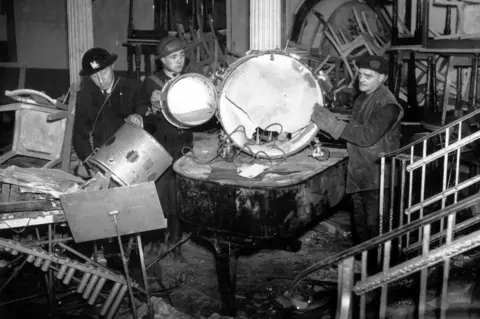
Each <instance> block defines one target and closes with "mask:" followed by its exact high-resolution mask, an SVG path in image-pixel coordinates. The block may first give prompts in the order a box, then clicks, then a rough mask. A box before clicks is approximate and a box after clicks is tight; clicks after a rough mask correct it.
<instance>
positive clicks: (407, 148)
mask: <svg viewBox="0 0 480 319" xmlns="http://www.w3.org/2000/svg"><path fill="white" fill-rule="evenodd" d="M478 114H480V108H478V109H476V110H474V111H472V112H470V113H468V114H467V115H465V116H464V117H462V118H459V119H457V120H455V121H452V122H450V123H449V124H447V125H444V126H442V127H441V128H439V129H438V130H436V131H433V132H432V133H430V134H427V135H425V136H424V137H421V138H419V139H418V140H416V141H414V142H412V143H410V144H408V145H405V146H404V147H401V148H399V149H397V150H395V151H393V152H390V153H382V154H380V155H379V156H385V157H392V156H396V155H399V154H402V153H405V151H408V150H410V149H411V148H412V147H413V146H415V145H418V144H420V143H421V142H423V141H424V140H428V139H430V138H432V137H434V136H437V135H438V134H440V133H441V132H444V131H445V130H446V129H447V128H449V127H453V126H455V125H457V124H459V123H461V122H463V121H466V120H468V119H471V118H472V117H474V116H476V115H478ZM440 156H441V155H440Z"/></svg>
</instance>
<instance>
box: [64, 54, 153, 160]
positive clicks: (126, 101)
mask: <svg viewBox="0 0 480 319" xmlns="http://www.w3.org/2000/svg"><path fill="white" fill-rule="evenodd" d="M116 60H117V55H116V54H110V53H109V52H108V51H107V50H105V49H102V48H93V49H90V50H88V51H87V52H86V53H85V54H84V55H83V58H82V70H81V71H80V76H83V81H82V87H81V89H80V90H79V91H78V93H77V104H76V110H75V127H74V135H73V143H74V146H75V149H76V152H77V154H78V156H79V158H80V159H81V160H82V161H84V160H85V159H86V158H87V157H88V156H89V155H90V154H91V153H92V152H93V151H94V150H95V149H96V148H98V147H101V146H102V145H103V143H105V141H106V140H107V139H109V138H110V137H111V136H113V134H115V132H116V131H117V130H118V129H120V127H121V126H122V125H123V124H124V123H125V118H127V117H128V118H129V119H130V120H132V121H134V122H135V123H136V124H139V125H141V124H142V118H141V116H139V115H137V114H136V115H133V114H134V113H135V110H136V108H137V107H139V105H140V104H142V103H144V104H146V103H147V97H146V95H145V93H144V91H143V87H142V82H141V81H139V80H135V79H127V78H122V77H118V76H116V75H115V73H114V71H113V63H114V62H115V61H116Z"/></svg>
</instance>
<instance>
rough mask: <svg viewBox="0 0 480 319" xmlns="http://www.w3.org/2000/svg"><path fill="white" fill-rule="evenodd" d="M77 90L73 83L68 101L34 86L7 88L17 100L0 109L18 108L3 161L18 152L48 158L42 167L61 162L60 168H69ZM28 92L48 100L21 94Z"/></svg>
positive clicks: (50, 166)
mask: <svg viewBox="0 0 480 319" xmlns="http://www.w3.org/2000/svg"><path fill="white" fill-rule="evenodd" d="M77 90H78V87H77V85H76V84H72V86H71V87H70V91H69V92H70V98H69V102H68V105H65V104H63V103H62V102H61V101H57V100H54V99H51V98H50V97H48V96H47V95H45V94H43V93H41V92H38V91H34V90H27V89H23V90H17V91H13V92H6V94H8V96H9V97H11V98H12V99H15V100H16V101H17V102H18V103H12V104H7V105H2V106H0V112H5V111H15V127H14V138H13V143H12V149H11V150H10V151H8V152H6V153H5V154H3V155H1V156H0V164H3V163H5V162H6V161H8V160H10V159H12V158H13V157H15V156H26V157H31V158H36V159H41V160H46V161H47V163H46V164H45V165H44V166H43V168H52V167H54V166H56V165H58V164H60V163H61V164H62V165H61V168H62V169H63V170H65V171H67V172H68V171H69V169H70V154H71V149H72V135H73V123H74V118H75V103H76V96H77ZM25 94H35V95H38V96H41V97H42V98H43V99H44V100H45V103H42V104H37V103H35V101H34V100H32V99H29V98H25V97H22V96H20V95H25Z"/></svg>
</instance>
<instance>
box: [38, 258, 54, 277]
mask: <svg viewBox="0 0 480 319" xmlns="http://www.w3.org/2000/svg"><path fill="white" fill-rule="evenodd" d="M51 263H52V261H51V260H49V259H45V261H44V262H43V265H42V268H40V269H41V270H42V271H47V270H49V269H50V265H51ZM49 280H50V279H49Z"/></svg>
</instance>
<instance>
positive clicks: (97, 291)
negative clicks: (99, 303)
mask: <svg viewBox="0 0 480 319" xmlns="http://www.w3.org/2000/svg"><path fill="white" fill-rule="evenodd" d="M106 281H107V279H106V278H104V277H100V279H99V280H98V283H97V285H96V286H95V289H94V290H93V292H92V294H91V295H90V298H89V299H88V304H89V305H93V304H94V303H95V301H96V300H97V298H98V295H99V294H100V292H101V291H102V288H103V286H104V285H105V282H106Z"/></svg>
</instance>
